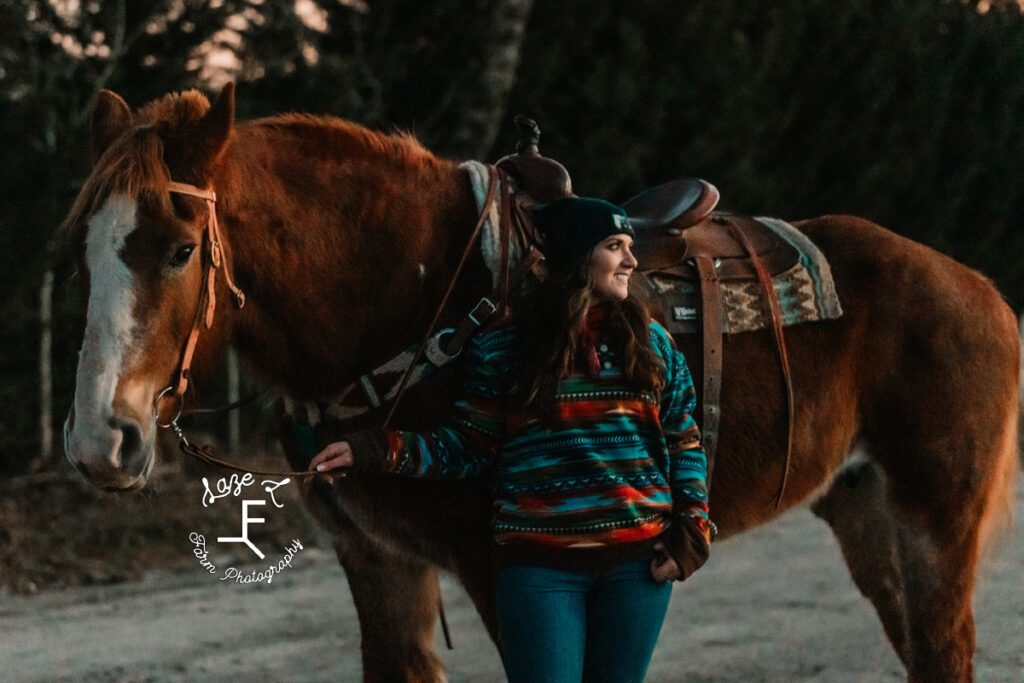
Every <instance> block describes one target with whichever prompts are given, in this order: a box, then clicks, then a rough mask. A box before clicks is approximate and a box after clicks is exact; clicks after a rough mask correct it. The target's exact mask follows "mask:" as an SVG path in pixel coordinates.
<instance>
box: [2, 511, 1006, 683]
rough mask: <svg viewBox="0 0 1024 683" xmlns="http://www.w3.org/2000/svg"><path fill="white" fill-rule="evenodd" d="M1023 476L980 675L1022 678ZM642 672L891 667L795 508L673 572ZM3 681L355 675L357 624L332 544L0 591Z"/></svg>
mask: <svg viewBox="0 0 1024 683" xmlns="http://www.w3.org/2000/svg"><path fill="white" fill-rule="evenodd" d="M1022 570H1024V491H1022V492H1021V495H1019V496H1018V511H1017V522H1016V530H1015V534H1014V535H1013V536H1005V537H1004V538H1003V540H1002V542H1001V547H1000V548H999V549H998V550H997V551H996V552H995V553H993V555H992V556H991V557H990V558H989V560H988V562H987V570H986V572H985V575H984V577H983V578H982V581H981V585H980V588H979V591H978V593H977V595H976V600H975V613H976V620H977V628H978V648H977V655H976V658H975V665H976V673H977V678H978V680H979V681H1000V682H1002V681H1007V682H1011V681H1012V682H1015V683H1019V682H1021V681H1024V578H1022V576H1024V572H1022ZM674 590H675V592H674V594H673V596H672V606H671V608H670V613H669V618H668V620H667V622H666V625H665V629H664V631H663V632H662V636H661V639H660V641H659V645H658V650H657V653H656V654H655V658H654V662H653V663H652V666H651V670H650V675H649V681H653V682H673V681H684V680H685V681H829V682H832V681H886V680H892V681H895V680H901V679H902V677H903V673H902V667H901V665H900V663H899V661H898V660H897V658H896V656H895V655H894V654H893V652H892V650H891V649H890V647H889V645H888V643H887V642H886V640H885V637H884V636H883V634H882V630H881V627H880V626H879V624H878V621H877V619H876V617H875V615H874V613H873V611H872V610H871V608H870V606H869V605H868V603H867V602H866V601H865V600H864V599H863V598H862V597H861V596H860V595H859V593H857V591H856V589H855V588H854V586H853V584H852V582H851V581H850V579H849V577H848V575H847V572H846V568H845V565H843V563H842V560H841V558H840V555H839V550H838V547H837V545H836V543H835V541H834V540H833V539H832V537H831V535H830V533H829V531H828V529H827V527H826V526H825V525H824V523H822V522H821V521H819V520H817V519H816V518H814V517H813V516H812V515H811V514H810V512H808V511H807V510H798V511H795V512H792V513H790V514H787V515H786V516H784V517H783V518H781V519H780V520H778V521H776V522H775V523H773V524H770V525H768V526H767V527H764V528H761V529H758V530H756V531H753V532H749V533H747V534H745V535H743V536H740V537H739V538H735V539H730V540H728V541H724V542H722V543H719V544H716V546H715V550H714V553H713V556H712V559H711V560H710V562H709V563H708V565H707V566H706V567H705V568H704V569H703V570H702V571H701V572H699V573H698V574H697V575H696V576H695V577H693V578H692V579H691V580H690V581H687V582H686V583H685V584H677V585H676V586H675V589H674ZM444 593H445V604H446V607H447V612H448V619H449V623H450V625H451V629H452V633H453V637H454V640H455V649H454V650H453V651H451V652H448V651H445V650H444V649H443V648H444V646H443V643H442V642H441V638H440V635H439V636H438V651H439V652H442V656H443V657H444V659H445V661H446V662H447V665H448V670H449V676H450V679H451V681H501V680H503V676H502V674H501V664H500V662H499V659H498V656H497V653H496V652H495V650H494V647H493V646H492V645H491V643H490V641H489V640H488V639H487V636H486V634H485V633H484V630H483V628H482V626H481V625H480V622H479V619H478V618H477V616H476V614H475V612H474V611H473V609H472V607H471V606H470V604H469V600H468V598H467V597H466V596H465V595H464V594H463V593H462V592H461V591H460V589H459V588H458V587H457V586H456V585H455V584H454V583H453V582H451V581H446V582H445V586H444ZM0 633H2V634H3V635H2V638H0V671H2V672H3V673H2V676H0V677H2V678H3V679H4V680H12V681H31V680H54V679H66V680H76V681H77V680H152V681H172V680H189V681H206V680H210V681H213V680H216V681H223V680H232V679H234V680H288V681H321V680H336V681H358V680H359V676H360V663H359V634H358V624H357V622H356V616H355V610H354V608H353V606H352V602H351V598H350V595H349V593H348V588H347V585H346V583H345V579H344V576H343V575H342V572H341V570H340V569H339V568H338V566H337V564H336V562H335V561H334V559H333V557H332V556H330V555H328V554H327V553H324V552H321V551H316V550H306V551H304V552H302V553H300V554H298V555H297V556H296V558H295V566H294V568H292V569H286V570H285V571H284V572H282V573H281V574H280V575H279V576H277V577H275V578H274V580H273V583H272V584H271V585H267V584H265V583H254V584H251V585H235V584H228V583H227V582H221V581H219V580H217V577H216V576H211V575H209V574H204V573H203V572H202V570H201V568H199V567H198V564H197V566H196V567H193V568H191V569H190V570H187V571H183V572H181V573H178V574H171V573H157V574H152V575H150V576H149V577H148V578H147V579H146V580H145V581H143V582H142V583H138V584H131V585H122V586H110V587H88V588H81V589H75V590H69V591H63V592H53V593H45V594H42V595H39V596H35V597H31V598H26V597H13V596H4V597H3V598H2V602H0Z"/></svg>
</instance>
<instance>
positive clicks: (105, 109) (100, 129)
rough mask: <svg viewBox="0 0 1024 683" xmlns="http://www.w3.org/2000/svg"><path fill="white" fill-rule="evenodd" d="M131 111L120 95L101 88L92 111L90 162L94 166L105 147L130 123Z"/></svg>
mask: <svg viewBox="0 0 1024 683" xmlns="http://www.w3.org/2000/svg"><path fill="white" fill-rule="evenodd" d="M131 120H132V112H131V110H130V109H129V108H128V104H127V103H126V102H125V101H124V100H123V99H121V96H120V95H118V94H117V93H115V92H112V91H110V90H101V91H100V94H99V95H98V96H97V98H96V108H95V109H94V110H93V112H92V163H93V165H94V166H95V165H96V162H97V161H99V159H100V157H101V156H103V153H104V152H106V151H107V148H108V147H110V145H111V144H112V143H113V142H114V140H116V139H117V138H119V137H121V135H122V134H124V132H125V131H126V130H128V126H129V125H130V124H131Z"/></svg>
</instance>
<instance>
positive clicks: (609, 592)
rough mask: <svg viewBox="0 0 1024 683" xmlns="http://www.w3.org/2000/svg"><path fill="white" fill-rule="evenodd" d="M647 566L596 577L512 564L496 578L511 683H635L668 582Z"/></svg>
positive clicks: (657, 627)
mask: <svg viewBox="0 0 1024 683" xmlns="http://www.w3.org/2000/svg"><path fill="white" fill-rule="evenodd" d="M649 564H650V563H649V561H648V560H642V561H637V562H628V563H626V564H622V565H619V566H618V567H614V568H612V569H609V570H606V571H602V572H591V571H566V570H561V569H546V568H544V567H520V566H511V567H506V568H504V569H502V571H501V573H500V574H499V576H498V595H497V598H498V633H499V636H500V638H501V649H502V660H503V663H504V665H505V673H506V675H507V676H508V680H509V682H510V683H580V681H586V683H596V682H598V681H607V682H608V683H630V682H632V681H635V682H636V683H640V681H642V680H643V679H644V674H646V673H647V665H648V664H649V663H650V661H651V655H652V654H654V645H655V643H656V642H657V640H658V632H659V631H661V624H662V622H663V621H664V620H665V612H666V611H667V610H668V601H669V597H670V596H671V594H672V584H671V583H657V582H656V581H655V580H654V579H652V578H651V573H650V569H649Z"/></svg>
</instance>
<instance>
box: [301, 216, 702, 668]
mask: <svg viewBox="0 0 1024 683" xmlns="http://www.w3.org/2000/svg"><path fill="white" fill-rule="evenodd" d="M537 221H538V224H539V227H540V228H541V230H542V231H543V233H544V235H545V256H546V260H547V264H548V271H549V276H548V278H547V279H546V280H545V282H544V283H543V285H542V286H541V287H540V289H539V290H538V291H537V292H535V293H534V294H532V295H530V297H529V299H528V300H527V301H525V302H520V304H519V305H518V306H516V313H515V314H514V315H513V320H512V322H511V323H510V324H506V325H503V326H501V327H499V328H497V329H495V330H492V331H490V332H488V333H487V334H484V335H481V336H480V337H479V338H477V339H476V340H474V341H473V342H472V343H471V344H470V346H469V347H468V348H467V353H466V358H465V360H464V364H465V366H464V373H465V374H464V381H463V393H462V396H461V398H460V400H459V401H458V402H457V403H456V406H455V414H454V416H453V418H452V420H451V421H450V422H449V424H447V425H446V426H443V427H440V428H438V429H436V430H434V431H432V432H429V433H426V434H415V433H409V432H390V433H387V434H385V433H383V432H381V430H365V431H362V432H357V433H355V434H353V435H350V436H349V437H348V439H347V440H346V441H341V442H338V443H334V444H331V445H330V446H328V447H327V448H325V449H324V450H323V451H321V452H320V453H319V454H318V455H317V456H316V457H315V458H314V459H313V461H312V463H311V465H310V469H311V470H315V471H318V472H322V473H326V474H329V475H343V474H344V471H345V470H346V469H347V468H357V469H360V470H370V471H382V472H389V473H394V474H399V475H403V476H414V477H435V478H443V477H447V478H466V477H474V476H480V475H483V474H486V473H491V474H492V475H493V477H494V480H495V487H494V496H495V501H494V518H493V529H494V537H495V540H496V545H495V548H496V552H497V559H498V563H499V567H500V571H499V575H498V586H497V605H498V630H499V637H500V640H501V649H502V659H503V663H504V666H505V671H506V673H507V674H508V678H509V680H510V681H513V683H516V682H519V681H529V682H531V683H533V682H535V681H566V682H568V681H573V682H576V681H581V680H584V681H615V682H621V681H641V680H643V677H644V674H645V672H646V670H647V666H648V664H649V662H650V659H651V655H652V654H653V652H654V645H655V642H656V640H657V637H658V632H659V631H660V629H661V624H662V622H663V621H664V618H665V612H666V610H667V609H668V602H669V596H670V593H671V588H670V584H669V583H667V582H668V580H672V579H675V580H682V579H685V578H686V577H687V576H689V575H690V574H691V573H693V572H694V571H696V570H697V569H698V568H699V567H700V566H701V565H702V564H703V563H704V561H705V560H706V559H707V556H708V548H709V544H710V542H711V536H712V529H713V528H714V525H713V524H712V523H711V522H710V521H709V519H708V507H707V490H706V487H705V474H706V468H707V461H706V458H705V455H704V451H703V449H702V448H701V446H700V437H699V432H698V429H697V425H696V423H695V422H694V420H693V418H692V417H691V413H692V412H693V409H694V405H695V403H696V398H695V394H694V389H693V383H692V381H691V379H690V373H689V370H688V369H687V366H686V361H685V359H684V358H683V356H682V354H681V353H680V352H678V351H677V350H675V348H674V346H673V344H672V340H671V338H670V337H669V335H668V333H667V332H666V331H665V330H664V329H663V328H662V327H661V326H660V325H658V324H657V323H655V322H652V321H650V320H649V318H648V316H647V313H646V311H645V310H644V309H643V308H642V307H641V306H640V304H639V303H637V302H636V301H635V300H634V299H633V298H631V297H630V296H629V277H630V275H631V274H632V272H633V270H634V268H636V265H637V262H636V259H635V258H634V257H633V254H632V253H631V251H630V248H631V246H632V244H633V230H632V228H631V226H630V224H629V220H628V219H627V218H626V214H625V211H624V210H622V209H621V208H619V207H617V206H615V205H613V204H610V203H608V202H605V201H603V200H599V199H588V198H582V197H571V198H566V199H560V200H557V201H555V202H552V203H551V204H548V205H547V206H545V207H544V208H543V209H541V210H540V211H539V212H538V215H537Z"/></svg>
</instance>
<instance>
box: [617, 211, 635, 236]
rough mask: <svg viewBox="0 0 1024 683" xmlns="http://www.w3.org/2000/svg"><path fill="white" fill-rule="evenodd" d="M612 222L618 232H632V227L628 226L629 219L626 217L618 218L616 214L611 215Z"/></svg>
mask: <svg viewBox="0 0 1024 683" xmlns="http://www.w3.org/2000/svg"><path fill="white" fill-rule="evenodd" d="M612 222H613V223H615V227H616V228H619V229H620V230H623V231H629V232H633V226H632V225H630V224H629V218H627V217H626V216H620V215H619V214H617V213H613V214H612Z"/></svg>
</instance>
